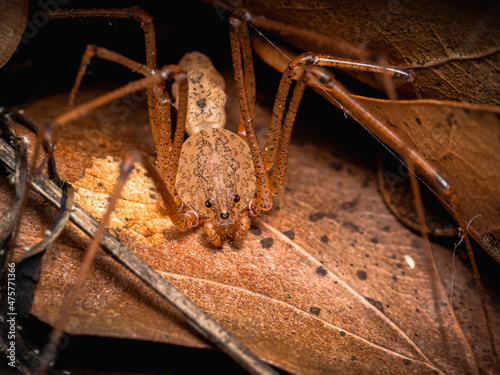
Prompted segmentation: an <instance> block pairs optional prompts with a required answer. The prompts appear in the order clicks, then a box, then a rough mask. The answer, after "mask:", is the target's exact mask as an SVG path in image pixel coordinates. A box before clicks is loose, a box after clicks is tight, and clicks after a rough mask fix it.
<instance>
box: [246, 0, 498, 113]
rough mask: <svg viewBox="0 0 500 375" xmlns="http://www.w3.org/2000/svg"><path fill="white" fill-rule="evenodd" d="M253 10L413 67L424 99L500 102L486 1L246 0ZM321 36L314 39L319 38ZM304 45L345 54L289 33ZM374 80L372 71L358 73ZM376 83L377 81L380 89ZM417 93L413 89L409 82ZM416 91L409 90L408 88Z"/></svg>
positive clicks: (492, 7) (493, 8)
mask: <svg viewBox="0 0 500 375" xmlns="http://www.w3.org/2000/svg"><path fill="white" fill-rule="evenodd" d="M243 3H244V4H243V6H244V7H245V8H246V9H249V10H250V11H251V12H253V13H254V14H256V15H262V16H265V17H267V18H270V19H273V20H277V21H281V22H285V23H287V24H289V25H293V26H297V27H301V28H305V29H308V30H314V31H316V32H319V33H321V34H324V35H327V36H332V37H334V38H336V39H340V40H343V41H345V42H348V43H350V44H352V45H354V46H357V47H361V48H366V49H367V50H368V51H372V52H375V53H376V54H379V55H381V56H384V57H385V58H386V59H387V61H388V63H389V64H390V65H395V66H398V67H399V68H411V69H414V70H415V73H416V76H417V83H418V86H419V88H420V91H421V92H420V93H421V94H422V96H423V98H424V99H438V100H450V101H457V102H468V103H478V104H490V105H499V104H500V91H499V88H500V78H499V77H500V75H499V66H500V44H499V43H500V42H499V41H500V28H499V27H498V18H499V17H500V4H498V3H492V2H491V1H488V0H482V1H469V2H461V3H457V2H455V1H449V0H448V1H440V2H439V3H432V2H414V1H411V0H398V1H386V0H376V1H356V2H353V3H349V4H347V3H345V2H340V1H338V2H332V1H330V0H317V1H316V0H315V1H309V2H307V3H304V2H302V1H297V0H296V1H293V0H286V1H278V2H266V1H257V0H245V1H244V2H243ZM319 40H320V39H317V41H319ZM287 41H288V42H290V43H291V44H293V45H294V46H296V47H297V48H299V49H300V50H302V51H314V52H317V53H325V54H328V55H334V56H340V57H342V56H345V51H343V50H332V49H331V46H329V47H328V49H325V47H324V46H323V45H321V44H318V42H317V41H315V40H314V39H312V40H307V41H306V40H301V39H298V38H290V37H288V38H287ZM359 77H360V78H361V79H363V80H365V81H368V82H370V83H371V84H373V85H377V83H376V81H374V80H373V77H364V76H359ZM379 86H380V84H378V85H377V87H379ZM406 91H407V94H410V95H412V97H414V89H413V87H412V86H411V85H410V86H408V87H406ZM412 93H413V94H412Z"/></svg>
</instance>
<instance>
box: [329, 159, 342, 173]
mask: <svg viewBox="0 0 500 375" xmlns="http://www.w3.org/2000/svg"><path fill="white" fill-rule="evenodd" d="M328 166H329V167H330V168H332V169H335V170H336V171H340V170H341V169H342V167H343V165H342V163H341V162H339V161H332V162H331V163H330V164H329V165H328Z"/></svg>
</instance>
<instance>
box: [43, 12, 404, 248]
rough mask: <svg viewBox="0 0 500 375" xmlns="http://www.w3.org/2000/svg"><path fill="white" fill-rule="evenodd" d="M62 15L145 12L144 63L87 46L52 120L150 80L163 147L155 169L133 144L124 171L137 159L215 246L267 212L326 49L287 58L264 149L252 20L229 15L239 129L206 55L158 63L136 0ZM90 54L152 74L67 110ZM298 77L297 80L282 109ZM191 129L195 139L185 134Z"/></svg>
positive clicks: (325, 79) (178, 212)
mask: <svg viewBox="0 0 500 375" xmlns="http://www.w3.org/2000/svg"><path fill="white" fill-rule="evenodd" d="M65 17H116V18H130V19H133V20H137V21H139V22H140V23H141V25H142V28H143V30H144V37H145V45H146V65H143V64H139V63H137V62H135V61H133V60H130V59H128V58H126V57H124V56H122V55H120V54H118V53H116V52H113V51H110V50H107V49H105V48H102V47H97V46H93V45H89V46H88V47H87V49H86V51H85V53H84V55H83V58H82V62H81V65H80V69H79V72H78V75H77V78H76V80H75V84H74V86H73V89H72V91H71V94H70V100H69V104H68V111H67V112H66V113H65V114H63V115H61V116H59V117H58V118H56V120H55V121H54V125H55V126H60V125H62V124H64V123H66V122H68V121H70V120H72V119H74V118H76V117H78V116H81V115H83V114H85V113H87V112H89V111H90V110H92V109H93V108H96V107H97V106H100V105H103V104H105V103H107V102H109V101H111V100H114V99H116V98H118V97H121V96H124V95H127V94H129V93H131V92H133V91H137V90H140V89H143V88H147V97H148V106H149V119H150V125H151V131H152V135H153V139H154V142H155V146H156V151H157V159H156V168H154V167H153V166H152V165H150V164H149V162H148V161H147V159H146V158H145V157H144V156H143V155H142V154H140V153H138V152H131V153H130V154H129V156H128V157H126V158H125V160H124V164H123V168H122V169H123V173H122V174H123V175H124V177H123V178H124V179H125V178H126V175H127V174H128V171H130V170H131V169H132V165H133V163H134V162H140V163H141V164H143V165H144V167H145V168H146V169H147V171H148V172H149V174H150V176H151V178H152V180H153V182H154V183H155V186H156V188H157V190H158V191H159V193H160V195H161V196H162V199H163V204H164V208H165V212H166V214H167V215H168V216H169V217H170V219H171V220H172V222H173V223H174V224H175V225H176V226H177V227H178V228H179V229H181V230H188V229H190V228H194V227H197V226H199V225H201V224H203V226H204V229H205V231H206V233H207V235H208V238H209V240H210V242H211V243H212V244H213V245H214V246H217V247H218V246H220V245H221V244H222V242H223V241H224V240H230V241H232V240H234V241H242V240H243V239H244V238H245V236H246V234H247V232H248V230H249V228H250V223H251V220H250V217H252V216H257V215H261V214H263V213H265V212H267V211H269V210H270V209H271V208H272V204H273V203H272V197H273V196H274V195H276V194H278V193H279V192H280V191H281V189H282V187H283V184H284V182H285V179H286V173H287V162H288V150H289V145H290V136H291V132H292V128H293V123H294V120H295V117H296V114H297V110H298V107H299V103H300V101H301V98H302V95H303V92H304V90H305V87H306V85H307V83H308V82H310V81H314V82H321V83H323V84H326V83H329V82H332V81H333V76H331V75H329V72H327V71H325V70H323V69H318V66H321V65H331V63H330V62H329V60H328V57H326V56H321V55H314V54H303V55H301V56H298V57H297V58H295V59H294V60H292V61H291V62H290V64H289V66H288V68H287V70H286V71H285V72H284V73H283V76H282V79H281V82H280V85H279V89H278V93H277V95H276V99H275V104H274V107H273V117H272V120H271V125H270V128H269V132H268V135H267V140H266V144H265V146H264V148H263V149H262V150H261V148H260V147H259V144H258V141H257V136H256V132H255V127H254V118H255V76H254V69H253V61H252V56H251V54H252V52H251V47H250V42H249V32H248V27H247V24H246V23H245V22H243V21H241V20H240V19H239V18H238V17H236V16H232V17H231V18H230V40H231V54H232V58H233V68H234V69H233V72H234V79H235V84H236V89H237V92H238V100H239V104H240V123H239V126H238V131H237V133H236V134H235V133H232V132H230V131H229V130H226V129H224V123H225V113H224V103H225V94H224V92H223V88H224V83H223V80H222V78H221V77H220V75H219V74H218V73H217V72H216V71H215V69H214V68H213V66H212V64H211V62H210V60H209V59H208V58H207V57H206V56H204V55H202V54H201V53H191V54H188V55H186V56H185V57H184V58H183V59H182V60H181V62H180V63H179V64H178V65H167V66H165V67H163V68H162V69H159V70H158V69H156V47H155V33H154V27H153V19H152V17H151V16H150V15H149V14H147V13H146V12H145V11H144V10H142V9H140V8H137V7H132V8H128V9H86V10H58V11H54V12H51V13H49V18H65ZM93 57H99V58H102V59H105V60H109V61H113V62H115V63H118V64H121V65H124V66H126V67H128V68H130V69H131V70H133V71H136V72H139V73H141V74H143V75H144V76H145V77H146V78H144V79H142V80H140V81H136V82H132V83H129V84H128V85H126V86H124V87H122V88H120V89H117V90H115V91H114V92H112V93H109V94H105V95H103V96H102V97H99V98H96V99H94V100H92V101H90V102H88V103H86V104H83V105H80V106H78V107H75V108H73V109H70V108H71V107H72V106H73V103H74V99H75V95H76V93H77V91H78V88H79V86H80V84H81V81H82V78H83V75H84V73H85V71H86V69H87V66H88V64H89V63H90V60H91V59H92V58H93ZM377 71H379V72H382V73H386V74H389V75H408V74H407V73H405V72H399V71H395V70H394V69H389V68H380V67H379V68H377ZM293 79H296V80H297V83H296V84H295V87H294V89H293V94H292V95H291V99H290V101H289V103H288V110H287V111H286V114H285V105H286V103H287V98H288V97H289V93H290V91H291V85H292V81H293ZM169 80H174V81H175V82H174V83H173V86H172V91H173V93H174V95H175V96H176V107H177V121H176V129H175V133H174V135H173V139H172V140H171V118H170V117H171V116H170V112H171V111H170V98H169V95H168V93H167V91H166V90H165V86H164V82H165V81H169ZM282 124H283V125H282ZM185 132H186V133H187V134H188V135H189V138H188V139H187V140H186V141H185V142H183V141H184V135H185V134H184V133H185ZM245 141H246V142H245ZM273 166H274V168H273ZM271 169H272V172H269V171H270V170H271ZM103 225H104V224H103Z"/></svg>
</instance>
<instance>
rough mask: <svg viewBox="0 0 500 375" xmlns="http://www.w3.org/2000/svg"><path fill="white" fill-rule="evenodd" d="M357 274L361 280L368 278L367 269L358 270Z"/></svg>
mask: <svg viewBox="0 0 500 375" xmlns="http://www.w3.org/2000/svg"><path fill="white" fill-rule="evenodd" d="M356 275H358V278H359V279H360V280H366V272H365V271H358V272H356Z"/></svg>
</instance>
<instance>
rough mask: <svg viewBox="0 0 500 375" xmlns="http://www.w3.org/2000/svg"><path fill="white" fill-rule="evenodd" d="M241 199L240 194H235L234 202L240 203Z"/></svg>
mask: <svg viewBox="0 0 500 375" xmlns="http://www.w3.org/2000/svg"><path fill="white" fill-rule="evenodd" d="M239 201H240V196H239V195H235V196H234V203H238V202H239Z"/></svg>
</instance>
